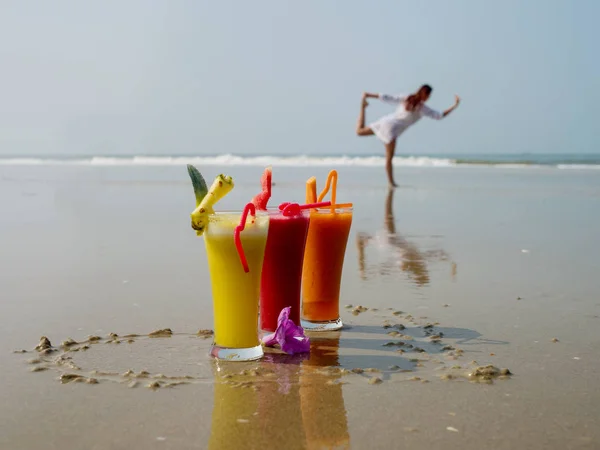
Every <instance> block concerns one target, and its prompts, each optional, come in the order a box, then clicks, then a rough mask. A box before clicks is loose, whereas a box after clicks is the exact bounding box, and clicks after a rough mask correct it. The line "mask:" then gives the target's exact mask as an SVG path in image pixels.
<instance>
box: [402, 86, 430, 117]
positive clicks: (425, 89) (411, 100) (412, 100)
mask: <svg viewBox="0 0 600 450" xmlns="http://www.w3.org/2000/svg"><path fill="white" fill-rule="evenodd" d="M431 91H433V88H432V87H431V86H429V85H428V84H424V85H423V86H421V87H420V88H419V90H418V91H417V92H415V93H414V94H410V95H409V96H408V97H406V100H404V104H405V107H406V110H407V111H411V112H412V111H414V110H415V108H416V107H417V106H419V105H420V104H421V102H422V95H429V94H431Z"/></svg>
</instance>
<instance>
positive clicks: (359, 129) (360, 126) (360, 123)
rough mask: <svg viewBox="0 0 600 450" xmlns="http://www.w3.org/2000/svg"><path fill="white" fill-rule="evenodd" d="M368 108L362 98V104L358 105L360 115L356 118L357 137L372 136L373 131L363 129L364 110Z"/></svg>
mask: <svg viewBox="0 0 600 450" xmlns="http://www.w3.org/2000/svg"><path fill="white" fill-rule="evenodd" d="M367 106H369V103H368V102H367V99H366V98H365V97H364V96H363V98H362V104H361V105H360V114H359V116H358V123H357V124H356V134H357V135H358V136H370V135H372V134H373V130H371V129H370V128H369V127H365V109H366V108H367Z"/></svg>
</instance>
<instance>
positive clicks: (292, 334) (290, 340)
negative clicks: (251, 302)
mask: <svg viewBox="0 0 600 450" xmlns="http://www.w3.org/2000/svg"><path fill="white" fill-rule="evenodd" d="M290 309H292V307H291V306H287V307H285V308H283V309H282V310H281V312H280V313H279V317H278V318H277V329H276V330H275V333H273V334H268V335H266V336H265V337H263V339H262V341H263V344H265V345H266V346H267V347H273V346H274V345H275V344H279V346H280V347H281V350H283V351H284V352H286V353H288V354H290V355H293V354H294V353H306V352H309V351H310V340H309V339H308V337H306V336H305V335H304V329H303V328H302V327H301V326H296V324H294V321H292V320H290Z"/></svg>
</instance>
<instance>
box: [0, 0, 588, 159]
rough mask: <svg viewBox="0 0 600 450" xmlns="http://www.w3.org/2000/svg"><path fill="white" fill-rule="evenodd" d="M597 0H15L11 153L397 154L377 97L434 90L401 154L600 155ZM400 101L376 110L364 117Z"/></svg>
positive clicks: (0, 87) (1, 126) (8, 130)
mask: <svg viewBox="0 0 600 450" xmlns="http://www.w3.org/2000/svg"><path fill="white" fill-rule="evenodd" d="M599 17H600V1H598V0H526V1H525V0H504V1H496V0H452V1H449V0H428V1H415V0H406V1H405V0H385V1H383V0H382V1H374V2H365V1H361V2H359V1H353V0H345V1H343V2H341V1H335V2H334V1H330V0H305V1H301V2H300V1H284V0H268V1H266V0H265V1H261V0H258V1H254V2H247V1H241V0H236V1H234V0H230V1H214V0H212V1H200V0H172V1H150V0H103V1H98V2H85V1H81V0H54V1H48V0H31V1H23V0H4V1H3V2H2V5H1V6H0V58H1V59H0V60H1V64H2V66H1V68H2V69H1V70H0V155H51V154H69V155H93V154H116V155H121V154H122V155H125V154H219V153H237V154H342V153H343V154H374V155H381V154H383V145H382V144H381V143H380V142H379V141H378V140H377V139H376V138H375V137H369V138H358V137H356V136H355V134H354V129H355V124H356V119H357V115H358V110H359V104H360V95H361V93H362V91H364V90H368V91H372V92H385V93H403V92H409V91H412V90H415V89H416V88H418V86H419V85H420V84H422V83H429V84H431V85H432V86H433V87H434V92H433V95H432V98H431V99H430V101H429V105H430V106H432V107H434V108H437V109H445V108H446V107H448V106H450V105H451V104H452V102H453V99H454V94H455V93H458V94H459V95H461V97H462V98H463V102H462V104H461V106H460V108H459V109H458V110H457V111H456V112H455V113H453V114H452V115H451V116H450V117H448V118H447V119H446V120H444V121H442V122H434V121H431V120H428V119H426V118H424V119H423V120H422V121H421V122H420V123H418V124H417V125H415V126H414V127H413V128H412V129H410V130H409V131H407V132H406V133H405V134H404V135H403V136H402V137H401V138H400V139H399V141H398V152H399V153H400V154H407V153H408V154H415V155H418V154H427V153H436V154H440V153H441V154H444V153H447V154H456V153H506V152H511V153H520V152H546V153H550V152H557V153H571V152H574V153H581V152H600V133H599V132H598V125H597V123H596V122H597V121H598V119H599V118H600V113H598V109H599V107H600V82H599V81H600V58H599V57H598V55H599V54H600V53H599V50H598V48H597V47H598V45H600V44H599V43H600V31H598V30H599V28H598V24H597V20H598V18H599ZM391 111H392V109H391V108H390V107H389V106H387V105H383V104H379V102H378V101H377V100H373V101H372V102H371V106H370V107H369V109H368V112H367V119H368V120H369V121H370V120H375V119H376V118H378V117H379V116H380V115H382V114H385V113H387V112H391Z"/></svg>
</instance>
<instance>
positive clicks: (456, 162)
mask: <svg viewBox="0 0 600 450" xmlns="http://www.w3.org/2000/svg"><path fill="white" fill-rule="evenodd" d="M554 159H556V158H554ZM564 162H568V163H563V162H562V161H560V160H547V159H546V160H544V159H543V158H540V159H538V160H535V159H532V160H518V159H513V160H509V159H506V158H504V159H492V158H490V159H485V158H477V159H468V158H443V157H432V156H397V157H395V158H394V164H395V165H396V166H401V167H402V166H404V167H441V168H443V167H474V166H476V167H482V166H484V167H497V168H505V169H523V168H556V169H578V170H583V169H600V161H595V160H590V161H586V163H584V164H582V163H580V162H579V161H577V162H575V161H564ZM588 162H589V163H588ZM184 164H194V165H198V166H261V167H264V166H268V165H273V166H276V167H314V166H325V167H340V166H356V167H383V166H384V165H385V158H383V157H381V156H322V157H320V156H308V155H298V156H269V155H264V156H240V155H233V154H224V155H215V156H90V157H71V158H67V157H62V158H61V157H51V158H39V157H38V158H35V157H21V158H15V157H4V158H2V157H0V165H4V166H39V165H70V166H179V165H184Z"/></svg>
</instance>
